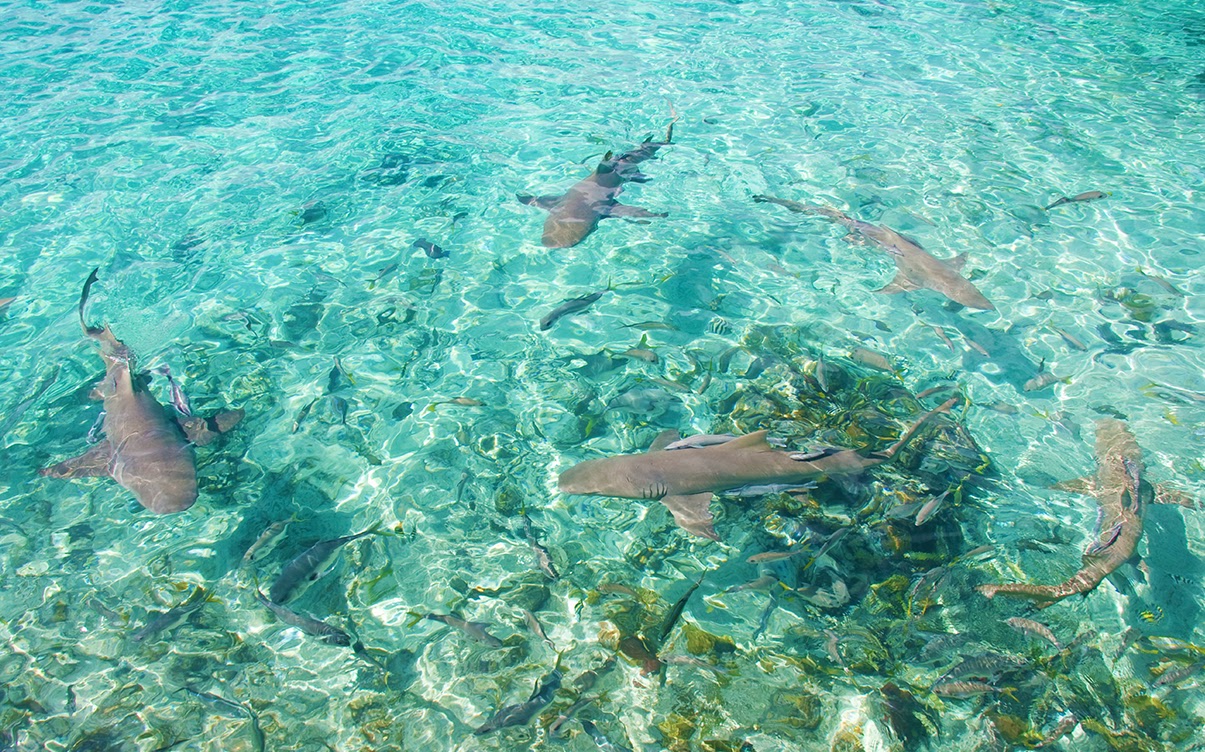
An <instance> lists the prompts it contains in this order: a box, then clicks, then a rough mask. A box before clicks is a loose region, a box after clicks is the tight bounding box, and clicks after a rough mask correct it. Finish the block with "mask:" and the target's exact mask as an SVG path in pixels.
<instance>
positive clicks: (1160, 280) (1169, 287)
mask: <svg viewBox="0 0 1205 752" xmlns="http://www.w3.org/2000/svg"><path fill="white" fill-rule="evenodd" d="M1138 273H1139V274H1141V275H1142V276H1144V277H1146V278H1147V279H1149V280H1150V281H1152V282H1154V283H1155V284H1157V285H1159V286H1160V287H1162V288H1163V289H1164V290H1166V291H1168V292H1169V293H1171V294H1172V295H1176V296H1178V297H1181V298H1183V297H1185V294H1184V291H1183V290H1181V289H1180V288H1179V287H1176V286H1175V284H1173V283H1172V281H1171V280H1169V279H1167V278H1166V277H1160V276H1159V275H1157V274H1151V273H1149V272H1147V271H1144V270H1143V268H1142V267H1141V266H1140V267H1138ZM3 307H4V305H3V303H2V302H0V308H3Z"/></svg>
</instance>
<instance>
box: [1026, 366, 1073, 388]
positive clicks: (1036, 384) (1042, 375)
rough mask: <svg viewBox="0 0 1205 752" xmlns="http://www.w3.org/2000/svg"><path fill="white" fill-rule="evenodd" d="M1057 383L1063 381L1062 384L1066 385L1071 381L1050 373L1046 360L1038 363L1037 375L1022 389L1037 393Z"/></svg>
mask: <svg viewBox="0 0 1205 752" xmlns="http://www.w3.org/2000/svg"><path fill="white" fill-rule="evenodd" d="M1056 381H1062V382H1064V383H1066V382H1067V381H1070V379H1067V378H1060V377H1058V376H1055V375H1054V374H1053V373H1051V372H1050V371H1047V370H1046V361H1045V359H1043V360H1042V361H1041V362H1040V363H1038V373H1037V375H1036V376H1034V377H1033V378H1031V379H1030V380H1028V381H1026V382H1025V385H1024V386H1023V387H1022V388H1023V389H1024V390H1025V391H1027V392H1036V391H1038V390H1039V389H1045V388H1046V387H1048V386H1050V385H1051V384H1053V383H1055V382H1056Z"/></svg>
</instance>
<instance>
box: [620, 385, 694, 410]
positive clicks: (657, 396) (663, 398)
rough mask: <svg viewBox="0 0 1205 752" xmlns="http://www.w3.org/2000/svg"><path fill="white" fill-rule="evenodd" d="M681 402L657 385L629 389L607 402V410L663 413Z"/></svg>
mask: <svg viewBox="0 0 1205 752" xmlns="http://www.w3.org/2000/svg"><path fill="white" fill-rule="evenodd" d="M677 404H679V400H678V398H677V397H675V396H674V395H672V394H670V393H669V392H667V391H665V390H664V389H660V388H657V387H647V388H637V389H629V390H628V391H626V392H624V393H623V394H618V395H616V396H615V397H614V398H612V399H611V401H610V402H608V403H607V405H606V407H605V408H604V409H605V410H621V411H626V412H631V413H639V414H642V415H653V414H658V415H659V414H661V413H664V412H665V411H666V410H668V409H669V408H670V407H672V406H674V405H677Z"/></svg>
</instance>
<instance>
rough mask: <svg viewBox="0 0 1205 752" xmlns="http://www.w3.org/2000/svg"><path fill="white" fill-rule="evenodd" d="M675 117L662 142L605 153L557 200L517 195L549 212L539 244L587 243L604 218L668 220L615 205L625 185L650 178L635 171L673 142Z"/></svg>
mask: <svg viewBox="0 0 1205 752" xmlns="http://www.w3.org/2000/svg"><path fill="white" fill-rule="evenodd" d="M677 120H678V118H677V116H676V115H675V116H674V119H673V120H671V121H670V124H669V127H668V128H667V129H666V131H665V140H664V141H653V140H652V138H651V137H650V138H649V139H647V140H645V142H644V143H642V144H641V145H640V146H638V147H637V148H635V149H633V150H632V151H628V152H624V153H623V154H620V155H619V156H613V155H612V153H611V152H607V153H606V155H605V156H604V157H603V160H602V161H601V162H599V163H598V167H595V168H594V172H593V173H591V174H590V176H589V177H586V178H583V179H581V180H579V181H577V182H576V183H574V184H573V185H572V186H570V188H569V190H568V191H566V192H565V193H564V194H562V195H560V196H531V195H528V194H524V193H520V194H518V196H517V197H516V198H518V199H519V201H520V202H522V203H524V204H527V205H529V206H538V207H540V208H541V209H545V210H547V211H548V218H547V219H545V220H544V235H543V237H542V242H543V243H544V245H545V247H547V248H569V247H571V246H575V245H577V244H578V243H580V242H582V241H583V240H585V239H586V236H587V235H589V234H590V233H592V232H594V228H596V227H598V223H599V221H600V220H603V219H606V218H607V217H628V218H632V219H650V218H653V217H667V216H669V215H668V214H665V213H656V212H651V211H648V210H647V209H641V208H639V207H636V206H628V205H626V204H621V203H619V201H618V196H619V194H620V192H621V191H622V190H623V186H624V185H625V184H626V183H645V182H648V180H649V177H648V176H647V175H645V174H644V173H642V172H640V169H639V168H638V167H637V165H639V164H640V163H641V162H644V161H646V160H649V159H654V158H655V157H656V156H657V150H658V149H660V148H661V147H663V146H669V144H670V143H671V142H672V141H673V139H674V123H675V122H677Z"/></svg>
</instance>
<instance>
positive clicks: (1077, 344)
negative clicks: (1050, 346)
mask: <svg viewBox="0 0 1205 752" xmlns="http://www.w3.org/2000/svg"><path fill="white" fill-rule="evenodd" d="M1051 328H1052V329H1054V333H1055V334H1057V335H1059V336H1060V337H1062V338H1063V341H1064V342H1066V343H1067V344H1068V345H1071V347H1072V348H1074V349H1076V350H1079V351H1080V352H1086V351H1087V349H1088V346H1087V345H1085V344H1084V343H1083V342H1082V341H1080V340H1079V339H1077V338H1076V337H1075V336H1073V335H1072V334H1071V333H1070V332H1068V331H1067V330H1066V329H1060V328H1059V327H1057V326H1055V327H1051Z"/></svg>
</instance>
